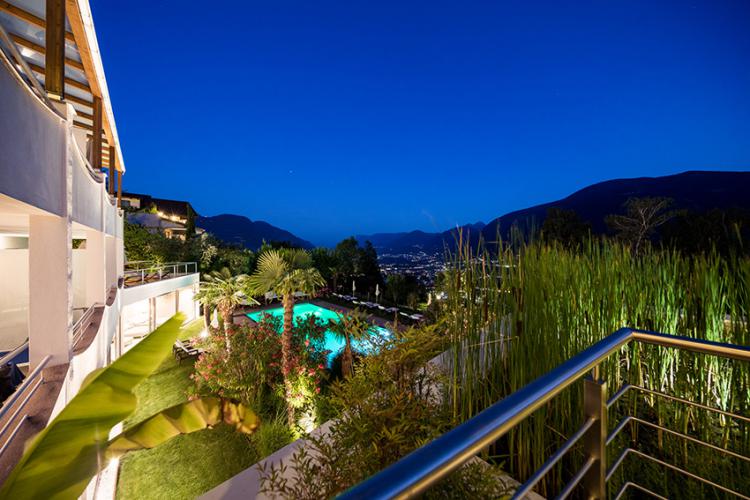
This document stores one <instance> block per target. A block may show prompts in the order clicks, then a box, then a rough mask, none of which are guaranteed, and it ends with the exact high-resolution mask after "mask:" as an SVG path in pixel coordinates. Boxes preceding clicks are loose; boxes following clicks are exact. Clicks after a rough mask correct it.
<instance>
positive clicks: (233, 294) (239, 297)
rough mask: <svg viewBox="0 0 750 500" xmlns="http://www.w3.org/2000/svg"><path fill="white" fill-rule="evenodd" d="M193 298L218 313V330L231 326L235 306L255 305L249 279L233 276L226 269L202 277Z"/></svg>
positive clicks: (240, 275)
mask: <svg viewBox="0 0 750 500" xmlns="http://www.w3.org/2000/svg"><path fill="white" fill-rule="evenodd" d="M195 298H196V299H197V300H198V301H200V303H201V304H203V306H204V307H206V306H207V309H213V308H214V307H215V308H216V309H217V310H218V311H219V316H220V318H221V321H220V325H219V326H220V330H222V331H223V330H224V328H225V325H231V324H232V318H233V316H234V311H235V309H236V308H237V306H239V305H241V304H244V303H251V304H257V302H256V301H255V299H253V298H252V296H251V292H250V288H249V278H248V276H247V275H246V274H239V275H236V276H234V275H233V274H232V272H231V271H230V270H229V269H228V268H226V267H225V268H223V269H222V270H221V271H215V272H213V273H211V274H208V275H204V280H203V281H202V282H201V284H200V290H199V291H198V293H197V294H196V296H195Z"/></svg>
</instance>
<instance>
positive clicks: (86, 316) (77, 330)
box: [72, 302, 102, 349]
mask: <svg viewBox="0 0 750 500" xmlns="http://www.w3.org/2000/svg"><path fill="white" fill-rule="evenodd" d="M97 307H102V304H100V303H98V302H97V303H94V304H93V305H92V306H91V307H89V308H88V309H86V312H84V313H83V315H82V316H81V317H80V318H79V319H78V321H76V323H75V325H73V329H72V333H73V349H75V348H76V347H77V346H78V343H79V342H80V341H81V339H82V338H83V334H84V333H85V332H86V329H87V328H88V327H89V326H90V325H91V323H92V322H93V318H94V313H95V312H96V308H97Z"/></svg>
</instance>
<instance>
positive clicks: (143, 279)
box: [141, 269, 146, 285]
mask: <svg viewBox="0 0 750 500" xmlns="http://www.w3.org/2000/svg"><path fill="white" fill-rule="evenodd" d="M145 282H146V275H145V274H144V271H143V269H141V285H142V284H144V283H145Z"/></svg>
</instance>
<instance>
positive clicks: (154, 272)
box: [123, 261, 198, 287]
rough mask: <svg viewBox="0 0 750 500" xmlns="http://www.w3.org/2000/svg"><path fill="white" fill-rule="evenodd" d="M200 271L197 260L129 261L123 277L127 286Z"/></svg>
mask: <svg viewBox="0 0 750 500" xmlns="http://www.w3.org/2000/svg"><path fill="white" fill-rule="evenodd" d="M197 272H198V264H197V263H196V262H169V263H166V264H151V263H149V262H147V261H137V262H128V263H127V264H125V271H124V273H123V278H124V282H125V286H126V287H131V286H138V285H144V284H146V283H152V282H155V281H161V280H165V279H170V278H176V277H178V276H186V275H188V274H195V273H197Z"/></svg>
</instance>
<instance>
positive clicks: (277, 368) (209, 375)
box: [192, 317, 283, 411]
mask: <svg viewBox="0 0 750 500" xmlns="http://www.w3.org/2000/svg"><path fill="white" fill-rule="evenodd" d="M277 328H278V321H277V320H275V319H274V318H271V317H268V318H265V319H264V321H262V322H260V323H258V324H256V325H252V326H250V325H242V326H240V325H228V327H227V331H226V334H227V338H226V339H225V338H224V336H223V335H222V334H221V333H220V332H218V331H215V332H214V331H212V332H211V335H209V337H208V338H207V339H205V340H203V341H201V343H200V344H201V347H202V348H203V349H204V353H203V354H201V356H199V357H198V360H197V361H196V362H195V373H193V375H192V378H193V381H194V382H195V388H194V394H195V395H219V396H222V397H226V398H231V399H236V400H239V401H241V402H243V403H245V404H247V405H249V406H250V407H251V408H253V409H254V410H256V411H260V410H261V408H262V407H263V406H264V402H266V403H268V401H267V400H268V398H269V397H273V396H274V394H275V388H276V387H277V386H278V384H279V383H281V381H282V380H283V378H282V375H281V365H280V359H281V345H280V344H279V340H278V333H276V332H277ZM227 340H228V342H227Z"/></svg>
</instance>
